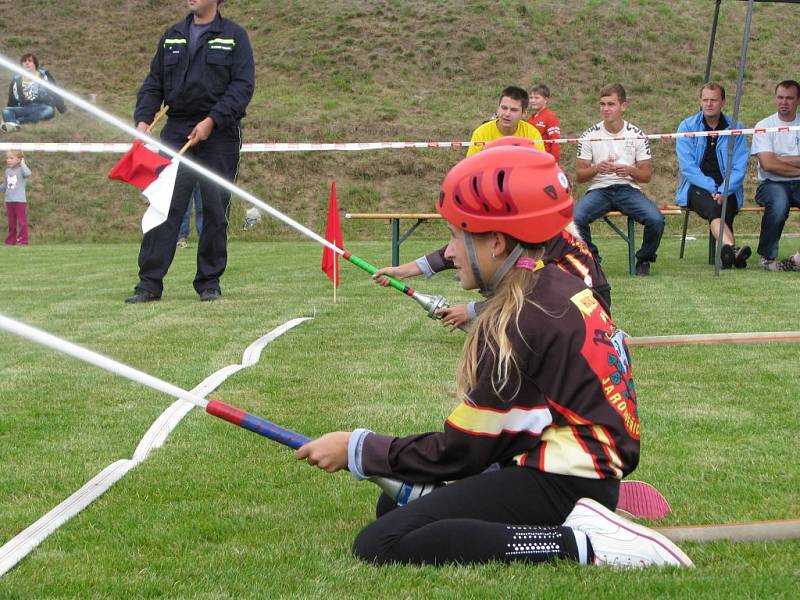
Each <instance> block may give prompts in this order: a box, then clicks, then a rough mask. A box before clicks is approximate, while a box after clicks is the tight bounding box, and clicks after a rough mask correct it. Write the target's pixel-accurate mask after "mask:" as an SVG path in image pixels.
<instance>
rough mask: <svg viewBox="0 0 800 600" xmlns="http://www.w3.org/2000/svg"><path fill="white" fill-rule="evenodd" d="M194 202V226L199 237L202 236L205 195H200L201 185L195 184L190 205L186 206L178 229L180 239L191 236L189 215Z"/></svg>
mask: <svg viewBox="0 0 800 600" xmlns="http://www.w3.org/2000/svg"><path fill="white" fill-rule="evenodd" d="M192 204H194V228H195V229H196V230H197V237H200V232H202V231H203V197H202V196H201V195H200V186H199V185H195V186H194V189H193V190H192V197H191V199H190V200H189V205H188V206H187V207H186V212H185V213H184V214H183V220H182V221H181V227H180V229H179V230H178V239H179V240H180V239H184V240H185V239H186V238H188V237H189V217H190V214H191V212H192Z"/></svg>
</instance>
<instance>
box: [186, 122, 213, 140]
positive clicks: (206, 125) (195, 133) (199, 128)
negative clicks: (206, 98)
mask: <svg viewBox="0 0 800 600" xmlns="http://www.w3.org/2000/svg"><path fill="white" fill-rule="evenodd" d="M212 131H214V119H212V118H211V117H206V118H205V119H203V120H202V121H200V122H199V123H198V124H197V125H195V126H194V129H192V131H191V133H189V135H188V136H186V139H188V140H190V141H191V142H192V146H194V145H195V144H197V143H198V142H204V141H206V140H207V139H208V136H210V135H211V132H212Z"/></svg>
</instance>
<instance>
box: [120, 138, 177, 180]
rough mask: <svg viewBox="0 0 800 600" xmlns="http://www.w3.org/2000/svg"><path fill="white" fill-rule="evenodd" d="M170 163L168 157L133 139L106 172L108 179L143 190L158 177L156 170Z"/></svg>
mask: <svg viewBox="0 0 800 600" xmlns="http://www.w3.org/2000/svg"><path fill="white" fill-rule="evenodd" d="M169 163H170V159H169V158H166V157H164V156H161V155H160V154H158V153H156V152H153V151H152V150H148V149H147V148H145V147H144V145H143V144H142V142H141V140H135V141H134V142H133V146H131V149H130V150H128V151H127V152H126V153H125V154H124V156H123V157H122V158H121V159H120V160H119V162H118V163H117V164H116V165H114V168H113V169H111V171H109V173H108V178H109V179H117V180H118V181H124V182H125V183H130V184H131V185H134V186H136V187H138V188H139V189H140V190H145V189H146V188H147V186H149V185H150V184H151V183H153V181H155V180H156V178H158V173H157V172H156V170H157V169H158V168H159V167H164V166H166V165H168V164H169Z"/></svg>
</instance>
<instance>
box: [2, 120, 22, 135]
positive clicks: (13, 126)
mask: <svg viewBox="0 0 800 600" xmlns="http://www.w3.org/2000/svg"><path fill="white" fill-rule="evenodd" d="M0 129H2V130H3V131H5V132H6V133H11V132H12V131H17V130H18V129H19V123H14V122H12V121H5V122H4V123H3V124H2V125H0Z"/></svg>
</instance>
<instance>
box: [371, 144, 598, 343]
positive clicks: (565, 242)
mask: <svg viewBox="0 0 800 600" xmlns="http://www.w3.org/2000/svg"><path fill="white" fill-rule="evenodd" d="M498 146H522V147H527V148H535V147H536V146H535V145H534V142H532V141H531V140H529V139H527V138H520V137H503V138H500V139H498V140H495V141H493V142H489V143H488V144H486V146H485V147H486V148H487V149H488V148H496V147H498ZM445 248H446V246H443V247H441V248H439V249H438V250H435V251H434V252H431V253H430V254H427V255H425V256H421V257H420V258H418V259H417V260H414V261H411V262H407V263H405V264H402V265H398V266H396V267H383V268H382V269H378V270H377V271H376V272H375V274H374V275H373V279H374V280H375V282H376V283H377V284H378V285H382V286H384V287H386V286H388V285H389V280H388V279H387V277H386V276H387V275H388V276H390V277H395V278H396V279H405V278H407V277H415V276H417V275H423V274H424V275H425V276H426V277H428V278H430V277H433V275H434V274H436V273H439V272H440V271H444V270H446V269H453V268H454V265H453V262H452V261H450V260H448V259H447V258H445V256H444V251H445ZM543 260H544V262H545V263H551V262H552V263H555V264H557V265H558V266H559V267H561V268H562V269H564V270H565V271H567V272H568V273H572V274H573V275H575V276H576V277H580V279H581V280H582V281H583V282H584V283H585V284H586V286H587V287H589V288H591V289H592V290H593V291H594V292H595V294H596V295H597V297H598V298H599V299H601V300H602V301H603V302H604V303H605V308H606V310H607V311H609V312H610V310H611V286H610V285H609V283H608V281H607V280H606V276H605V273H603V270H602V269H601V268H600V265H599V264H598V263H597V262H595V260H594V256H593V255H592V253H591V252H590V251H589V248H588V247H587V246H586V244H584V243H583V242H582V241H581V239H580V237H579V236H578V232H577V230H576V229H575V226H574V225H573V224H572V223H570V224H569V225H567V227H566V228H565V229H564V230H563V231H561V232H560V233H559V234H558V235H556V236H555V237H553V238H552V239H550V240H548V242H547V244H546V250H545V254H544V258H543ZM490 287H491V285H490ZM480 288H481V293H483V294H484V295H486V294H488V293H489V290H488V289H484V287H483V286H480ZM483 305H484V303H483V302H469V303H467V304H457V305H455V306H449V307H447V308H442V309H440V310H439V313H438V314H439V315H440V317H441V319H442V324H443V325H444V326H445V327H451V328H452V329H456V328H459V327H464V326H465V325H467V323H469V322H470V321H472V320H474V319H475V317H476V316H477V314H478V312H479V311H480V310H481V308H482V307H483Z"/></svg>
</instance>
